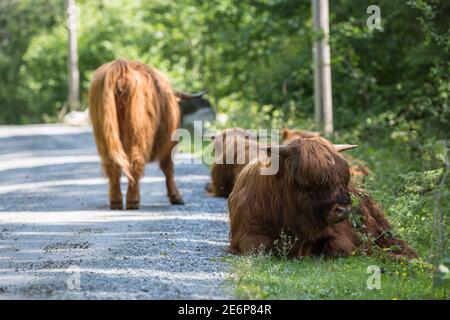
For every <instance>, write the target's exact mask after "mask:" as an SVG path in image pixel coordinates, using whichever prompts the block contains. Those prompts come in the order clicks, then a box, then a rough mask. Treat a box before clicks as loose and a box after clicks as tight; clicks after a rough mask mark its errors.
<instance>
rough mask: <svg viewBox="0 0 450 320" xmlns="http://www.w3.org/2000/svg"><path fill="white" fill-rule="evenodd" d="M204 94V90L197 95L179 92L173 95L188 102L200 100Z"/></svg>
mask: <svg viewBox="0 0 450 320" xmlns="http://www.w3.org/2000/svg"><path fill="white" fill-rule="evenodd" d="M205 93H206V90H203V91H200V92H198V93H186V92H181V91H175V95H176V96H177V97H178V98H180V99H185V100H190V99H195V98H201V97H202V96H203V95H204V94H205Z"/></svg>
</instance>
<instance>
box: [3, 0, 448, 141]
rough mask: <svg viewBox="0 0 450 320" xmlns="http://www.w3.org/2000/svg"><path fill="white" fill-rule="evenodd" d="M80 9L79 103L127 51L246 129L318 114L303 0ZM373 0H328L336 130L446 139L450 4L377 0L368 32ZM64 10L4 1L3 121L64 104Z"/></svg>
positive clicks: (57, 1) (42, 117) (37, 117)
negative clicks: (98, 73) (100, 71)
mask: <svg viewBox="0 0 450 320" xmlns="http://www.w3.org/2000/svg"><path fill="white" fill-rule="evenodd" d="M77 4H78V7H79V22H78V23H79V28H78V33H79V34H78V46H79V68H80V75H81V94H82V102H83V105H84V107H86V93H87V89H88V85H89V80H90V77H91V75H92V72H93V70H95V69H96V68H97V67H98V66H99V65H101V64H103V63H105V62H107V61H110V60H112V59H114V58H117V57H124V58H129V59H137V60H140V61H142V62H144V63H147V64H150V65H152V66H154V67H156V68H159V69H161V70H162V71H164V72H166V73H168V74H169V76H170V78H171V79H172V81H173V83H174V86H175V87H176V88H179V89H183V90H187V91H196V90H199V89H202V88H207V89H208V90H209V96H210V98H211V99H212V100H213V102H215V104H216V106H217V108H218V109H219V111H221V112H225V113H228V114H229V115H230V116H231V121H233V120H234V119H240V120H239V121H240V122H241V125H246V126H252V127H255V126H260V125H269V124H276V125H280V126H283V125H286V126H296V125H297V124H298V123H299V122H300V123H302V122H306V123H307V121H308V120H309V119H311V118H312V117H313V115H312V113H313V87H312V86H313V72H312V53H311V51H312V48H311V43H312V32H311V26H312V21H311V3H310V1H297V0H258V1H252V0H250V1H239V0H220V1H216V0H210V1H201V0H178V1H165V0H152V1H137V0H136V1H133V0H130V1H126V0H108V1H106V0H79V1H77ZM370 4H371V3H370V1H365V0H357V1H349V0H339V1H330V33H331V54H332V77H333V102H334V108H335V126H336V128H337V130H338V131H339V130H342V129H347V128H353V127H355V125H356V124H360V123H362V122H365V123H369V124H373V122H377V121H382V123H383V125H388V126H394V125H405V126H407V128H405V129H407V130H414V129H417V126H419V127H420V129H424V130H425V131H424V134H425V132H426V133H427V134H429V131H428V130H431V131H432V133H431V134H433V135H436V136H437V137H440V138H442V137H444V135H445V134H446V131H447V130H446V129H448V126H449V123H450V106H449V104H448V95H449V90H450V83H449V68H450V62H449V61H450V59H449V58H450V40H449V18H448V17H449V13H450V2H449V1H445V0H444V1H440V0H434V1H433V0H430V1H423V0H417V1H412V0H409V1H388V0H387V1H386V0H383V1H378V2H377V5H379V6H380V8H381V22H382V27H383V30H382V31H378V30H374V31H372V32H371V31H369V30H368V28H367V27H366V19H367V17H368V15H367V14H366V8H367V7H368V5H370ZM65 5H66V2H65V1H63V0H1V1H0V123H2V124H10V123H19V124H25V123H36V122H45V121H51V120H52V119H53V118H55V116H56V115H57V114H58V112H59V111H60V109H61V107H62V105H63V103H64V102H65V101H66V98H67V54H68V53H67V51H68V50H67V46H68V45H67V29H66V8H65ZM385 120H386V122H384V121H385ZM404 121H405V122H404ZM403 122H404V123H403ZM399 123H401V124H399ZM374 125H375V124H374Z"/></svg>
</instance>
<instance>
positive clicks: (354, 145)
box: [334, 144, 358, 152]
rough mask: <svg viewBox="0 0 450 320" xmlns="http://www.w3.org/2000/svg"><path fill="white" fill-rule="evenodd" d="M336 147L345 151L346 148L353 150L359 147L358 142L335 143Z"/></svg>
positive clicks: (339, 150)
mask: <svg viewBox="0 0 450 320" xmlns="http://www.w3.org/2000/svg"><path fill="white" fill-rule="evenodd" d="M334 147H335V148H336V150H337V151H338V152H341V151H345V150H351V149H355V148H356V147H358V146H357V145H356V144H335V145H334Z"/></svg>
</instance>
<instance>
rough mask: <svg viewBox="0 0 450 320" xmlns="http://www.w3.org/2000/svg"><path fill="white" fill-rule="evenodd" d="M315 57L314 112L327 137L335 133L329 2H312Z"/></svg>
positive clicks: (314, 0) (318, 125)
mask: <svg viewBox="0 0 450 320" xmlns="http://www.w3.org/2000/svg"><path fill="white" fill-rule="evenodd" d="M311 1H312V15H313V22H314V23H313V26H314V27H313V30H314V33H315V38H314V45H313V56H314V110H315V121H316V124H317V127H318V128H319V129H320V130H323V132H324V133H325V135H329V134H332V133H333V102H332V93H331V66H330V44H329V36H330V25H329V19H328V0H311Z"/></svg>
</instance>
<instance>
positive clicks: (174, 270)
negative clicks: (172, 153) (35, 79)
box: [0, 125, 232, 299]
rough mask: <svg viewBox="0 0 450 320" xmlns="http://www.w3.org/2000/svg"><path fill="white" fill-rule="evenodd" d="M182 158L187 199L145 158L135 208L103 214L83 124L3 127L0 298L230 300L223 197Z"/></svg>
mask: <svg viewBox="0 0 450 320" xmlns="http://www.w3.org/2000/svg"><path fill="white" fill-rule="evenodd" d="M180 158H181V157H180ZM179 160H180V159H179ZM180 162H181V161H177V163H176V166H175V171H176V172H175V173H176V181H177V184H178V187H179V189H180V191H181V192H182V194H183V197H184V200H185V202H186V205H185V206H170V205H169V202H168V200H167V197H166V190H165V182H164V176H163V174H162V172H161V171H160V170H159V167H158V165H157V164H150V165H148V166H147V169H146V172H145V178H144V179H143V180H142V191H141V194H142V207H141V210H134V211H125V210H124V211H110V210H109V209H108V206H107V204H108V198H107V181H106V179H105V178H104V177H102V175H101V172H100V164H99V160H98V156H97V152H96V149H95V145H94V142H93V138H92V135H91V132H90V129H89V128H80V127H67V126H63V125H35V126H0V299H13V298H19V299H218V298H230V297H232V296H231V289H230V287H229V285H228V284H227V283H226V277H227V264H226V262H223V258H224V257H226V256H227V253H226V251H225V249H226V246H227V235H228V216H227V206H226V201H225V200H224V199H218V198H213V197H209V196H207V195H206V194H205V192H204V188H203V187H204V184H205V182H207V181H208V180H209V175H208V170H207V168H205V167H204V166H202V165H198V164H195V165H194V164H182V163H180ZM125 187H126V186H125V185H124V186H123V189H122V190H126V189H125Z"/></svg>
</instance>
